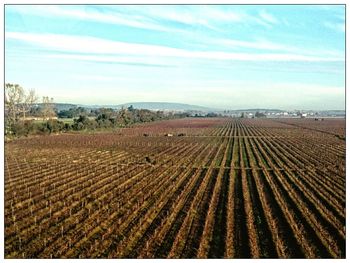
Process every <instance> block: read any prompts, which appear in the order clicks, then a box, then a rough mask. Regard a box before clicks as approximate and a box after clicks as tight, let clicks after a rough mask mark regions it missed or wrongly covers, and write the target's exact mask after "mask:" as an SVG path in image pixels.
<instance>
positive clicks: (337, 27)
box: [323, 22, 345, 33]
mask: <svg viewBox="0 0 350 263" xmlns="http://www.w3.org/2000/svg"><path fill="white" fill-rule="evenodd" d="M323 25H324V26H325V27H327V28H329V29H332V30H334V31H337V32H341V33H344V32H345V22H344V23H331V22H325V23H324V24H323Z"/></svg>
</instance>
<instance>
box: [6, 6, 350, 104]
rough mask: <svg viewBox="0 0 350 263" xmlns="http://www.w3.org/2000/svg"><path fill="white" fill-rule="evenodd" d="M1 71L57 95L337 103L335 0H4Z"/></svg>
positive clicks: (92, 99) (90, 99)
mask: <svg viewBox="0 0 350 263" xmlns="http://www.w3.org/2000/svg"><path fill="white" fill-rule="evenodd" d="M5 81H6V82H10V83H18V84H20V85H21V86H23V87H24V88H26V89H35V90H36V92H37V93H38V94H39V95H40V96H44V95H48V96H50V97H53V98H54V99H55V101H56V102H67V103H79V104H100V105H101V104H120V103H126V102H136V101H143V102H144V101H164V102H180V103H189V104H197V105H202V106H208V107H215V108H222V109H239V108H256V107H260V108H262V107H263V108H282V109H344V108H345V8H344V6H341V5H338V6H336V5H333V6H327V5H303V6H298V5H278V6H273V5H257V6H254V5H245V6H240V5H230V6H228V5H224V6H220V5H194V6H193V5H182V6H181V5H168V6H159V5H139V6H136V5H134V6H132V5H131V6H128V5H120V6H118V5H114V6H108V5H102V6H94V5H79V6H73V5H70V6H69V5H65V6H64V5H44V6H40V5H36V6H30V5H22V6H17V5H7V6H5Z"/></svg>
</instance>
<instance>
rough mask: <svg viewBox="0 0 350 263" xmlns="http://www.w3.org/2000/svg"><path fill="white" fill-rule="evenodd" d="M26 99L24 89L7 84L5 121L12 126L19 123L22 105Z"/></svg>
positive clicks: (16, 85)
mask: <svg viewBox="0 0 350 263" xmlns="http://www.w3.org/2000/svg"><path fill="white" fill-rule="evenodd" d="M24 98H25V92H24V89H23V88H22V87H21V86H20V85H18V84H10V83H6V84H5V120H6V122H7V123H8V124H9V125H11V124H13V123H15V122H17V121H18V118H19V114H20V112H21V106H20V105H21V103H23V101H24Z"/></svg>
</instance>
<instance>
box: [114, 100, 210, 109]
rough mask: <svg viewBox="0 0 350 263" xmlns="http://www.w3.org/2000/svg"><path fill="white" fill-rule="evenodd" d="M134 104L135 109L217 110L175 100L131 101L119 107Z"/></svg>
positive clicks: (118, 106)
mask: <svg viewBox="0 0 350 263" xmlns="http://www.w3.org/2000/svg"><path fill="white" fill-rule="evenodd" d="M131 105H132V106H133V107H134V108H135V109H148V110H178V111H181V110H188V111H216V110H217V109H213V108H208V107H203V106H198V105H190V104H184V103H173V102H129V103H124V104H119V105H117V106H116V107H117V108H122V107H123V108H127V107H129V106H131Z"/></svg>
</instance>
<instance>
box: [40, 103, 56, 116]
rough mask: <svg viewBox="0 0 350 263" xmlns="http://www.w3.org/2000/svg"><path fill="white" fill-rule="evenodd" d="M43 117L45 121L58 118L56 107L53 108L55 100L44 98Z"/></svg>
mask: <svg viewBox="0 0 350 263" xmlns="http://www.w3.org/2000/svg"><path fill="white" fill-rule="evenodd" d="M41 112H42V115H43V119H44V120H47V119H51V118H52V117H55V116H56V113H55V110H54V106H53V98H49V97H43V107H42V110H41Z"/></svg>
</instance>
